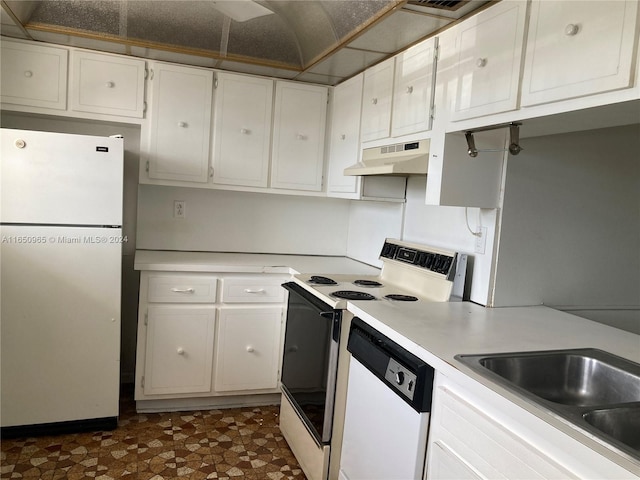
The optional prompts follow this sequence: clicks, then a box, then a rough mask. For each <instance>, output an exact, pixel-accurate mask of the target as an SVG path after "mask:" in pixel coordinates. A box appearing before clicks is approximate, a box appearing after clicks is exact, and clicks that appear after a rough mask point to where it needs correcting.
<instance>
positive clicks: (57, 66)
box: [0, 38, 67, 110]
mask: <svg viewBox="0 0 640 480" xmlns="http://www.w3.org/2000/svg"><path fill="white" fill-rule="evenodd" d="M0 70H1V82H0V85H1V88H2V90H1V93H2V96H1V98H2V102H3V103H12V104H16V105H29V106H32V107H45V108H55V109H57V110H65V109H66V108H67V51H66V50H64V49H62V48H53V47H46V46H40V45H32V44H25V43H20V42H12V41H9V40H5V39H4V38H3V40H2V68H1V69H0Z"/></svg>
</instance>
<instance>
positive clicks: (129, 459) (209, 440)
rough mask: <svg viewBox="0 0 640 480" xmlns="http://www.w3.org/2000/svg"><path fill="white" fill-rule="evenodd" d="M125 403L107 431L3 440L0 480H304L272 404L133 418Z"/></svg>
mask: <svg viewBox="0 0 640 480" xmlns="http://www.w3.org/2000/svg"><path fill="white" fill-rule="evenodd" d="M132 397H133V394H132V393H130V394H125V395H123V399H122V401H121V406H120V418H119V426H118V428H117V429H116V430H113V431H105V432H93V433H80V434H69V435H57V436H44V437H37V438H22V439H10V440H4V439H3V440H2V442H1V444H0V451H1V457H0V460H1V464H0V478H3V479H5V478H32V479H39V480H62V479H65V480H76V479H84V478H95V479H100V480H110V479H132V480H134V479H135V480H149V479H153V480H164V479H175V478H186V479H193V480H199V479H209V478H214V479H229V480H232V479H238V480H281V479H282V480H285V479H292V480H305V476H304V474H303V473H302V470H301V469H300V466H299V465H298V462H297V461H296V459H295V457H294V456H293V454H292V453H291V450H290V449H289V447H288V445H287V443H286V441H285V440H284V438H283V437H282V434H281V432H280V429H279V428H278V411H279V407H277V406H267V407H249V408H233V409H225V410H207V411H195V412H174V413H154V414H138V413H136V412H135V404H134V402H133V400H132Z"/></svg>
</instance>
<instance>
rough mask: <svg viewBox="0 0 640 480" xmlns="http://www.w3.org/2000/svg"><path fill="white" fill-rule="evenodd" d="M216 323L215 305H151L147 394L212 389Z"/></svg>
mask: <svg viewBox="0 0 640 480" xmlns="http://www.w3.org/2000/svg"><path fill="white" fill-rule="evenodd" d="M214 326H215V309H214V308H213V307H192V306H186V305H184V306H183V305H179V306H178V305H152V306H150V307H149V310H148V317H147V345H146V356H145V365H144V394H145V395H158V394H168V393H193V392H208V391H210V390H211V371H212V368H213V342H214Z"/></svg>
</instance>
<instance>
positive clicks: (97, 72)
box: [70, 51, 145, 118]
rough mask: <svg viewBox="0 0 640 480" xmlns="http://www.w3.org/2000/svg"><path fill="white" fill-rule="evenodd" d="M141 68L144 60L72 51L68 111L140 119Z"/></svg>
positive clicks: (141, 100)
mask: <svg viewBox="0 0 640 480" xmlns="http://www.w3.org/2000/svg"><path fill="white" fill-rule="evenodd" d="M144 70H145V62H144V60H137V59H134V58H123V57H116V56H114V55H103V54H98V53H90V52H82V51H73V52H72V54H71V86H70V100H71V110H75V111H78V112H94V113H106V114H110V115H122V116H125V117H137V118H142V116H143V111H144Z"/></svg>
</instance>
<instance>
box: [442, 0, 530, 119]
mask: <svg viewBox="0 0 640 480" xmlns="http://www.w3.org/2000/svg"><path fill="white" fill-rule="evenodd" d="M526 10H527V2H520V1H519V2H500V3H498V4H497V5H495V6H493V7H491V8H490V9H487V10H485V11H483V12H481V13H479V14H477V15H475V16H473V17H471V18H470V19H469V20H467V21H465V22H463V23H461V24H460V26H459V27H460V28H459V32H458V38H457V47H458V73H457V78H458V86H457V91H456V101H455V106H454V109H453V112H451V119H452V120H454V121H455V120H462V119H467V118H473V117H478V116H481V115H490V114H494V113H499V112H506V111H509V110H515V109H516V108H517V107H518V84H519V79H520V66H521V63H522V50H523V37H524V30H525V20H526Z"/></svg>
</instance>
